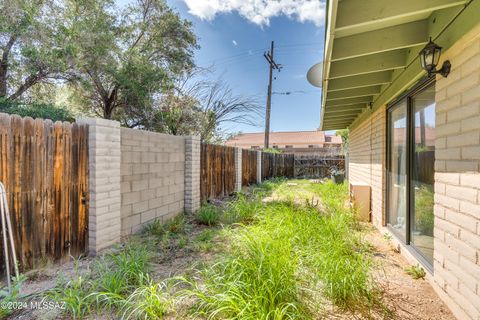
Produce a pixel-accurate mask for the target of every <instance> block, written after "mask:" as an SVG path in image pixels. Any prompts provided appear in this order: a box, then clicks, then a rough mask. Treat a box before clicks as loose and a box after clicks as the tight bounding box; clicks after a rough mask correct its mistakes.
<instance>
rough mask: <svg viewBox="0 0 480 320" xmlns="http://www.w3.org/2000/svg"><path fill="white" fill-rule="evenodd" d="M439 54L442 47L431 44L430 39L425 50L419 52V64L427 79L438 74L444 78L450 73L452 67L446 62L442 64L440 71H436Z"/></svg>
mask: <svg viewBox="0 0 480 320" xmlns="http://www.w3.org/2000/svg"><path fill="white" fill-rule="evenodd" d="M441 53H442V47H440V46H439V45H437V44H435V43H434V42H432V38H431V37H430V40H429V41H428V43H427V45H426V46H425V48H423V49H422V51H420V63H421V64H422V68H423V69H424V70H425V71H427V73H428V76H429V77H430V76H432V75H433V74H437V73H440V74H441V75H442V76H443V77H445V78H446V77H447V76H448V74H449V73H450V69H451V67H452V65H451V64H450V61H448V60H446V61H444V62H443V65H442V68H441V69H440V70H436V67H437V65H438V61H439V60H440V54H441Z"/></svg>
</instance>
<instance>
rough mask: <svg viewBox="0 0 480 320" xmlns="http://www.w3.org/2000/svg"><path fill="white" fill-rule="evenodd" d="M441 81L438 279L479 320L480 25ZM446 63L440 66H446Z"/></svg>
mask: <svg viewBox="0 0 480 320" xmlns="http://www.w3.org/2000/svg"><path fill="white" fill-rule="evenodd" d="M442 59H448V60H450V62H451V64H452V70H451V73H450V75H449V76H448V77H447V78H443V77H441V76H438V77H437V82H436V86H435V88H436V96H435V100H436V140H435V149H436V160H435V210H434V212H435V229H434V236H435V239H434V248H435V250H434V278H435V282H436V283H437V284H438V287H439V288H440V289H439V290H437V291H439V293H440V294H442V295H444V296H446V297H447V299H449V300H451V301H450V302H451V303H448V304H449V307H450V308H451V309H452V311H453V312H454V314H455V315H456V316H457V317H458V318H459V319H476V320H477V319H480V25H479V26H477V27H476V28H475V29H473V30H472V31H471V32H469V33H468V34H466V35H465V36H464V37H463V38H462V39H461V40H459V41H458V42H457V43H456V44H454V45H453V46H452V47H451V48H450V49H449V50H448V51H446V52H445V53H443V54H442ZM441 63H442V61H441V62H440V65H441Z"/></svg>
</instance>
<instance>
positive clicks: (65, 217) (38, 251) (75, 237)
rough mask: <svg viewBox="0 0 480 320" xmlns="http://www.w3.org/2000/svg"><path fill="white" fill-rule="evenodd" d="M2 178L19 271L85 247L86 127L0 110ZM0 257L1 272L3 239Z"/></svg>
mask: <svg viewBox="0 0 480 320" xmlns="http://www.w3.org/2000/svg"><path fill="white" fill-rule="evenodd" d="M0 181H2V182H3V183H4V185H5V188H6V191H7V198H8V204H9V208H10V214H11V220H12V228H13V229H14V231H13V237H14V242H15V246H16V254H17V258H18V261H19V267H20V270H28V269H31V268H34V267H37V266H40V265H41V264H42V263H45V262H46V261H49V260H53V261H59V260H62V259H63V258H66V257H69V256H70V255H71V256H74V257H75V256H79V255H81V254H82V253H84V252H85V251H86V249H87V246H88V230H87V228H88V199H87V197H88V127H87V126H85V125H78V124H76V123H73V124H70V123H61V122H57V123H53V122H52V121H49V120H45V121H44V120H41V119H36V120H33V119H31V118H20V117H19V116H10V115H6V114H1V113H0ZM0 232H1V230H0ZM0 239H1V238H0ZM0 261H1V262H0V273H1V274H4V272H5V270H4V268H5V264H4V257H3V243H2V241H0Z"/></svg>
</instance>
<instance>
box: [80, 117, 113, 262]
mask: <svg viewBox="0 0 480 320" xmlns="http://www.w3.org/2000/svg"><path fill="white" fill-rule="evenodd" d="M77 122H78V123H85V124H88V154H89V156H88V171H89V193H90V194H89V217H88V219H89V220H88V248H89V253H90V254H96V253H98V252H99V251H101V250H102V249H105V248H107V247H109V246H111V245H113V244H114V243H116V242H118V241H120V229H121V220H120V198H121V196H120V123H118V122H117V121H110V120H104V119H97V118H95V119H94V118H89V119H78V120H77Z"/></svg>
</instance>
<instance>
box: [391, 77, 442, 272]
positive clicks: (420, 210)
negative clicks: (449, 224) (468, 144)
mask: <svg viewBox="0 0 480 320" xmlns="http://www.w3.org/2000/svg"><path fill="white" fill-rule="evenodd" d="M387 114H388V120H387V121H388V124H387V130H388V132H387V136H388V138H387V141H388V144H387V198H386V199H387V206H386V208H387V223H388V226H389V228H390V229H391V230H392V231H393V232H394V233H395V234H396V235H397V236H398V237H399V238H400V239H401V240H403V241H404V242H405V243H406V244H408V245H410V246H411V247H412V248H413V249H414V251H415V252H417V253H418V254H419V256H420V257H421V259H420V260H421V261H422V262H424V264H425V265H426V266H427V267H429V268H430V269H431V268H432V264H433V221H434V214H433V203H434V201H433V195H434V189H433V186H434V164H435V163H434V161H435V85H434V83H433V82H432V81H429V82H427V83H423V84H421V85H419V86H418V87H417V88H415V89H414V90H412V91H411V92H409V93H408V94H407V95H405V97H403V98H402V99H400V100H399V101H398V102H396V103H395V104H393V105H392V106H390V107H389V108H388V113H387Z"/></svg>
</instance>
